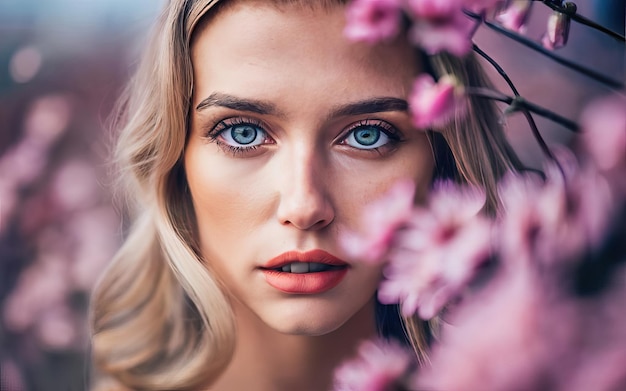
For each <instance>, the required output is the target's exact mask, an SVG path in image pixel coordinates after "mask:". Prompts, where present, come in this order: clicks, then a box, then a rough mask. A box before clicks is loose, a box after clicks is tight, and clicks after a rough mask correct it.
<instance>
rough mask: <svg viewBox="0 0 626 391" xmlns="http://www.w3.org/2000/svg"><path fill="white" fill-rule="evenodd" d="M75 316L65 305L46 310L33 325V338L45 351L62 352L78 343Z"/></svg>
mask: <svg viewBox="0 0 626 391" xmlns="http://www.w3.org/2000/svg"><path fill="white" fill-rule="evenodd" d="M76 323H77V321H76V319H75V314H74V313H73V312H72V310H71V309H70V308H69V307H67V306H66V305H65V304H61V305H56V306H52V307H50V308H46V309H45V310H44V311H43V312H42V314H41V315H40V317H39V319H38V321H37V324H36V325H35V336H36V337H37V339H38V341H39V343H40V344H41V346H42V347H43V348H44V349H46V350H64V349H68V348H70V347H72V346H73V345H74V344H75V343H76V342H78V340H77V339H78V330H77V327H76V326H77V324H76Z"/></svg>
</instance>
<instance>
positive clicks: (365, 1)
mask: <svg viewBox="0 0 626 391" xmlns="http://www.w3.org/2000/svg"><path fill="white" fill-rule="evenodd" d="M400 16H401V10H400V0H354V1H353V2H352V3H351V4H350V5H349V6H348V10H347V24H346V27H345V30H344V34H345V35H346V37H348V38H349V39H351V40H354V41H365V42H369V43H375V42H379V41H383V40H388V39H391V38H393V37H395V36H396V34H398V31H399V28H400Z"/></svg>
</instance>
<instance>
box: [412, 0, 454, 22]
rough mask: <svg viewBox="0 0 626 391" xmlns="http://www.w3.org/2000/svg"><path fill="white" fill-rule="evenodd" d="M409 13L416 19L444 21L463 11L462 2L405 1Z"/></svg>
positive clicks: (439, 0) (437, 0)
mask: <svg viewBox="0 0 626 391" xmlns="http://www.w3.org/2000/svg"><path fill="white" fill-rule="evenodd" d="M407 6H408V9H409V11H410V12H411V13H412V15H413V16H415V17H416V18H421V19H427V20H444V19H449V18H451V17H452V16H453V15H454V14H457V13H459V12H460V11H462V9H463V1H462V0H447V1H441V0H407Z"/></svg>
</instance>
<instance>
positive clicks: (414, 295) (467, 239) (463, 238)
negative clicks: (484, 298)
mask: <svg viewBox="0 0 626 391" xmlns="http://www.w3.org/2000/svg"><path fill="white" fill-rule="evenodd" d="M484 201H485V196H484V193H482V192H481V191H479V190H477V189H475V188H470V187H457V186H455V185H453V184H451V183H444V184H440V185H439V187H438V188H437V189H435V190H434V191H433V194H432V197H431V199H430V202H429V205H428V207H427V208H417V209H416V210H415V211H414V212H413V215H412V217H411V220H410V221H409V223H408V225H407V226H406V228H405V229H404V230H402V231H401V232H400V233H399V234H398V235H397V237H396V242H395V247H394V248H393V251H392V252H391V255H390V262H389V265H388V266H387V268H386V269H385V271H384V275H385V280H384V281H383V282H382V283H381V286H380V288H379V291H378V298H379V300H380V301H381V302H382V303H386V304H391V303H398V302H399V303H401V305H402V313H403V315H405V316H409V315H412V314H413V313H415V312H416V311H417V312H418V313H419V315H420V317H422V318H423V319H429V318H432V317H433V316H435V315H436V314H437V313H438V312H439V311H440V310H441V309H442V308H443V307H444V306H445V305H446V304H448V303H450V302H452V301H453V300H455V299H458V298H459V297H460V296H461V295H462V293H463V291H465V290H466V288H467V286H468V284H469V283H470V281H471V280H472V279H473V277H474V276H475V275H476V270H477V269H478V268H479V267H480V265H482V264H483V263H484V262H485V261H486V260H488V258H489V256H490V253H491V224H490V222H489V221H488V220H487V219H486V218H484V217H481V216H479V215H478V213H479V211H480V210H481V208H482V206H483V204H484Z"/></svg>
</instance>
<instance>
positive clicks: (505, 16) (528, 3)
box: [496, 0, 533, 34]
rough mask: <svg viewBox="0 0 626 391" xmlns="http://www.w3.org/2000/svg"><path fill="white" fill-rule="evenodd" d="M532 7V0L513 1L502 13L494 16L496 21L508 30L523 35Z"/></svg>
mask: <svg viewBox="0 0 626 391" xmlns="http://www.w3.org/2000/svg"><path fill="white" fill-rule="evenodd" d="M532 6H533V1H532V0H513V1H511V3H510V4H509V6H508V7H507V8H506V9H505V10H504V11H502V12H500V13H499V14H498V15H496V20H497V21H498V22H500V23H502V25H503V26H504V27H506V28H508V29H509V30H513V31H517V32H518V33H522V34H523V33H524V32H526V21H528V17H529V16H530V11H531V9H532Z"/></svg>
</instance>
